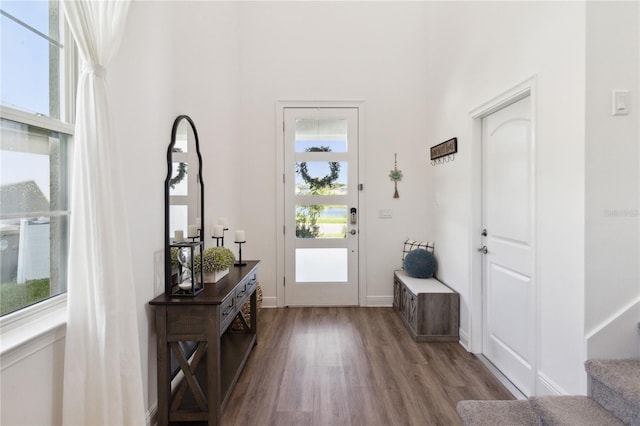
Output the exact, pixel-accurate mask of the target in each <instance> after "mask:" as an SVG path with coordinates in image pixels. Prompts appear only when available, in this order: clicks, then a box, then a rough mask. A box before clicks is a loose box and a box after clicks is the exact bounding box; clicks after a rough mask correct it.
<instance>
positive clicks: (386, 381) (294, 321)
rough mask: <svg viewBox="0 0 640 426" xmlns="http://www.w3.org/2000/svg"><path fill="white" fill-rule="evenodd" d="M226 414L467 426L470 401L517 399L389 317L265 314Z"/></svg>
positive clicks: (227, 418) (292, 420) (464, 358)
mask: <svg viewBox="0 0 640 426" xmlns="http://www.w3.org/2000/svg"><path fill="white" fill-rule="evenodd" d="M258 325H259V327H258V345H257V346H256V347H255V349H254V351H253V353H252V355H251V357H250V359H249V361H248V363H247V365H246V366H245V369H244V371H243V372H242V375H241V376H240V379H239V381H238V384H237V386H236V388H235V390H234V391H233V393H232V394H231V397H230V399H229V403H228V404H227V407H226V408H225V410H224V412H223V414H222V424H223V425H224V426H231V425H241V426H249V425H277V426H286V425H296V426H298V425H300V426H302V425H318V426H320V425H322V426H324V425H340V426H342V425H367V426H368V425H385V426H391V425H393V426H395V425H459V424H461V421H460V419H459V417H458V415H457V413H456V411H455V405H456V403H457V402H458V401H460V400H463V399H513V397H512V396H511V394H510V393H509V392H508V391H507V390H506V389H505V388H504V387H503V386H502V385H501V384H500V382H498V380H497V379H495V378H494V377H493V376H492V375H491V373H489V371H488V370H487V369H486V368H485V367H484V366H483V365H482V363H481V362H480V361H479V360H478V359H477V358H476V357H475V356H473V355H472V354H470V353H468V352H466V351H465V350H464V348H463V347H462V346H460V345H459V344H458V343H415V342H414V341H413V340H411V338H410V337H409V334H408V333H407V331H406V330H405V329H404V327H403V325H402V323H401V321H400V319H399V318H398V316H397V314H396V313H395V312H394V311H393V309H391V308H284V309H263V310H261V311H260V315H259V322H258Z"/></svg>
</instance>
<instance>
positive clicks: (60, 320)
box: [0, 0, 78, 369]
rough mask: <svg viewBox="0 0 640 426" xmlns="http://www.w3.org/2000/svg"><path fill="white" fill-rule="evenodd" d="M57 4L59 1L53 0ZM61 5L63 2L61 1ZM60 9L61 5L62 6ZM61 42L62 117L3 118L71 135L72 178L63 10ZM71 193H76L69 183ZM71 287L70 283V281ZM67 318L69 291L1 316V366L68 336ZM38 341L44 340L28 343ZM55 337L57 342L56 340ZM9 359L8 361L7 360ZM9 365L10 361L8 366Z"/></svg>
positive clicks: (71, 79)
mask: <svg viewBox="0 0 640 426" xmlns="http://www.w3.org/2000/svg"><path fill="white" fill-rule="evenodd" d="M50 2H55V0H50ZM58 3H60V2H59V1H58ZM59 7H60V6H59ZM59 13H60V14H59V25H60V43H61V44H62V46H63V50H62V54H61V56H60V63H59V66H60V91H59V94H58V95H59V98H60V99H59V100H60V113H59V116H60V118H59V119H57V118H52V117H49V116H45V115H42V114H38V113H30V112H26V111H22V110H20V109H17V108H13V107H9V106H6V105H0V118H2V119H6V120H11V121H14V122H18V123H21V124H26V125H29V126H33V127H38V128H41V129H44V130H47V131H51V132H57V133H62V134H64V135H66V136H67V141H66V143H67V144H68V157H67V167H68V169H69V176H71V170H72V167H73V164H72V159H73V155H72V153H73V143H74V142H73V135H74V130H75V123H74V122H75V102H76V91H77V82H78V53H77V47H76V45H75V41H74V39H73V35H72V33H71V31H70V28H69V26H68V24H67V21H66V18H65V16H64V13H63V11H62V9H61V8H60V12H59ZM67 190H68V194H67V195H70V194H71V192H72V191H73V188H72V182H71V180H69V184H68V187H67ZM67 287H68V282H67ZM66 319H67V292H66V291H65V292H64V293H61V294H59V295H55V296H52V297H49V298H47V299H44V300H42V301H40V302H37V303H34V304H33V305H30V306H26V307H24V308H22V309H19V310H17V311H14V312H10V313H8V314H5V315H3V316H2V317H0V356H1V359H0V363H1V364H2V368H3V369H4V368H5V367H8V366H9V365H10V364H12V363H13V362H17V361H18V360H20V359H22V358H24V357H26V356H28V355H30V354H31V353H33V352H34V351H35V350H37V349H34V348H36V347H42V345H46V344H50V343H52V342H53V341H55V340H58V339H60V338H61V337H64V331H62V330H63V329H62V327H64V326H65V325H66ZM37 338H43V339H44V340H39V341H38V342H35V341H34V344H35V345H36V346H34V345H33V344H30V345H26V343H27V342H29V341H32V340H34V339H37ZM52 338H53V340H52ZM7 357H8V358H7ZM7 362H9V363H8V364H7Z"/></svg>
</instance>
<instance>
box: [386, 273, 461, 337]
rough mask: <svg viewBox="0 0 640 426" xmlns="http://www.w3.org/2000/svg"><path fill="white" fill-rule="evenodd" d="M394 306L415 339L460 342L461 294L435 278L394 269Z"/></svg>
mask: <svg viewBox="0 0 640 426" xmlns="http://www.w3.org/2000/svg"><path fill="white" fill-rule="evenodd" d="M393 307H394V308H395V309H396V311H397V312H398V315H399V316H400V318H401V319H402V322H403V323H404V325H405V327H406V328H407V330H408V331H409V333H410V334H411V337H413V339H414V340H415V341H416V342H457V341H458V339H459V336H458V328H459V316H460V295H459V294H458V293H457V292H455V291H454V290H452V289H451V288H449V287H448V286H447V285H445V284H443V283H441V282H440V281H438V280H437V279H436V278H412V277H410V276H409V275H407V274H406V273H405V272H404V271H402V270H398V271H394V273H393Z"/></svg>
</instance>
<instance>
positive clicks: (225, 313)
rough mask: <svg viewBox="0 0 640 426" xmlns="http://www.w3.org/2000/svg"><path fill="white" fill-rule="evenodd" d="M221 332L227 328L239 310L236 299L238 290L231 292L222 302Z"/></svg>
mask: <svg viewBox="0 0 640 426" xmlns="http://www.w3.org/2000/svg"><path fill="white" fill-rule="evenodd" d="M219 309H220V333H223V332H224V330H226V329H227V327H228V326H229V324H231V321H233V318H235V316H236V312H237V311H238V304H237V301H236V290H234V291H232V292H231V293H229V295H228V296H227V297H225V298H224V300H223V301H222V303H221V304H220V308H219Z"/></svg>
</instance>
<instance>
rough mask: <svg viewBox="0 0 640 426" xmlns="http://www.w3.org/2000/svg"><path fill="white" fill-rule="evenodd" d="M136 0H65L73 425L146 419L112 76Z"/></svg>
mask: <svg viewBox="0 0 640 426" xmlns="http://www.w3.org/2000/svg"><path fill="white" fill-rule="evenodd" d="M129 4H130V1H128V0H127V1H115V0H102V1H92V0H80V1H71V0H63V1H62V5H63V9H64V12H65V15H66V18H67V21H68V23H69V26H70V27H71V31H72V33H73V36H74V38H75V41H76V43H77V45H78V50H79V54H80V57H81V61H82V68H81V73H80V76H79V81H78V94H77V101H76V128H75V134H74V158H73V177H72V197H71V212H72V213H71V232H70V247H69V275H68V283H69V284H68V306H69V308H68V310H69V313H68V322H67V333H66V346H65V363H64V394H63V411H62V421H63V423H64V424H67V425H140V424H144V423H145V414H144V402H143V390H142V371H141V363H140V344H139V338H138V326H137V321H138V320H137V305H136V300H135V286H134V281H133V272H132V271H133V268H132V261H131V255H130V253H131V249H130V247H129V233H128V225H127V217H126V215H125V211H126V209H125V205H124V195H123V189H122V188H123V187H122V177H121V163H120V160H119V155H118V149H117V148H118V143H117V141H115V140H114V137H113V131H112V123H111V122H110V113H109V102H108V96H107V95H108V90H107V81H106V72H107V67H108V65H109V62H110V61H111V58H112V57H113V56H114V53H115V52H116V51H117V49H118V46H119V44H120V41H121V38H122V34H123V32H124V27H125V22H126V17H127V13H128V10H129Z"/></svg>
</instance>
